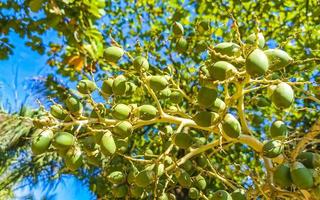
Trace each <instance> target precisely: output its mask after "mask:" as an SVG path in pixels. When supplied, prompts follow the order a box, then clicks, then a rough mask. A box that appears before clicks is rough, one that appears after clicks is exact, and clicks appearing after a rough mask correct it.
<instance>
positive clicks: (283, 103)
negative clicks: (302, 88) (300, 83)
mask: <svg viewBox="0 0 320 200" xmlns="http://www.w3.org/2000/svg"><path fill="white" fill-rule="evenodd" d="M271 100H272V103H273V104H274V105H275V106H276V107H278V108H289V107H290V106H291V104H292V103H293V101H294V92H293V90H292V88H291V86H290V85H288V84H287V83H283V82H282V83H279V84H278V85H277V87H276V88H275V90H274V91H273V93H272V96H271Z"/></svg>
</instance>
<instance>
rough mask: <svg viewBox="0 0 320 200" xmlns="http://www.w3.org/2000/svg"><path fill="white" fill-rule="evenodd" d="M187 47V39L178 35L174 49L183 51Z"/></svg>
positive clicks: (179, 51)
mask: <svg viewBox="0 0 320 200" xmlns="http://www.w3.org/2000/svg"><path fill="white" fill-rule="evenodd" d="M187 49H188V41H187V40H186V39H185V38H184V37H180V38H179V39H177V41H176V45H175V50H176V51H177V52H178V53H184V52H186V51H187Z"/></svg>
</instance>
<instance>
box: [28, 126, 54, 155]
mask: <svg viewBox="0 0 320 200" xmlns="http://www.w3.org/2000/svg"><path fill="white" fill-rule="evenodd" d="M33 134H34V135H35V138H34V139H33V141H32V146H31V149H32V153H33V154H35V155H39V154H42V153H44V152H46V151H47V150H48V148H49V146H50V144H51V140H52V138H53V132H52V131H51V130H50V129H48V130H42V129H37V130H35V132H34V133H33Z"/></svg>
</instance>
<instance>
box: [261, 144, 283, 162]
mask: <svg viewBox="0 0 320 200" xmlns="http://www.w3.org/2000/svg"><path fill="white" fill-rule="evenodd" d="M282 151H283V145H282V143H281V141H279V140H270V141H268V142H266V143H265V144H264V145H263V147H262V152H263V156H265V157H267V158H275V157H277V156H279V155H280V154H281V153H282Z"/></svg>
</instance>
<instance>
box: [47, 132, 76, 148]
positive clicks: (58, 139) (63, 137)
mask: <svg viewBox="0 0 320 200" xmlns="http://www.w3.org/2000/svg"><path fill="white" fill-rule="evenodd" d="M74 143H75V137H74V136H73V135H72V134H71V133H68V132H56V133H55V135H54V138H53V141H52V145H53V146H54V147H56V148H57V149H68V148H70V147H72V146H73V145H74Z"/></svg>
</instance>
